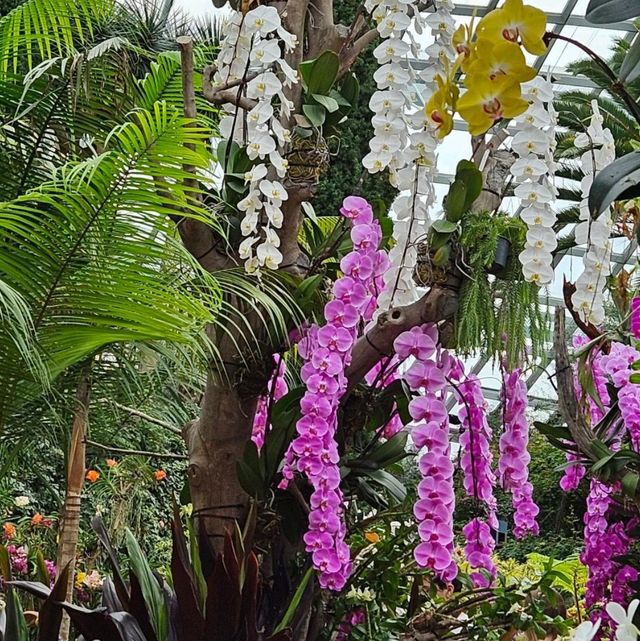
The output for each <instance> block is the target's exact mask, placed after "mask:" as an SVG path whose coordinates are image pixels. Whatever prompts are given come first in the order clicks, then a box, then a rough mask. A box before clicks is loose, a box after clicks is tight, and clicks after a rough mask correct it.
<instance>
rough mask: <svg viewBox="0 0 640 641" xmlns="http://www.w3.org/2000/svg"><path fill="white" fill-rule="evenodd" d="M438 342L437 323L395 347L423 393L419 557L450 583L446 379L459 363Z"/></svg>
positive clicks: (416, 416) (418, 440) (415, 409)
mask: <svg viewBox="0 0 640 641" xmlns="http://www.w3.org/2000/svg"><path fill="white" fill-rule="evenodd" d="M437 341H438V331H437V329H436V327H435V325H424V326H423V327H414V328H413V329H411V330H409V331H406V332H403V333H402V334H400V336H398V338H396V340H395V342H394V350H395V352H396V355H397V356H398V358H400V359H408V358H413V359H414V362H413V363H412V365H411V366H410V367H409V369H408V370H407V371H406V372H405V373H404V375H403V378H404V380H405V381H406V383H407V385H408V386H409V387H410V388H411V389H412V390H413V391H414V392H418V396H416V397H415V398H414V399H413V400H412V401H411V402H410V403H409V413H410V414H411V418H412V419H413V420H414V424H413V428H412V431H411V438H412V440H413V442H414V444H415V446H416V447H417V448H418V449H419V450H422V449H423V448H424V449H425V450H426V451H425V452H424V453H423V454H422V456H421V457H420V461H419V470H420V475H421V477H422V480H421V481H420V483H419V484H418V497H419V499H418V501H417V502H416V504H415V506H414V509H413V512H414V515H415V517H416V519H417V521H418V523H419V526H418V534H419V536H420V541H421V543H420V544H419V545H418V546H417V547H416V549H415V552H414V556H415V559H416V561H417V563H418V565H420V566H422V567H428V568H431V569H432V570H433V571H434V572H435V573H436V575H437V576H439V577H440V578H441V579H442V580H444V581H451V580H453V579H454V578H455V576H456V574H457V572H458V567H457V565H456V563H455V561H454V560H453V510H454V506H455V499H454V489H453V463H452V462H451V451H450V446H449V413H448V411H447V406H446V402H445V401H446V397H447V394H448V390H449V384H448V382H447V377H448V376H449V374H450V371H451V369H452V366H453V365H454V364H453V359H451V357H450V355H449V354H448V353H447V352H444V351H440V352H439V353H436V344H437Z"/></svg>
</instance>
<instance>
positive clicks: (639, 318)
mask: <svg viewBox="0 0 640 641" xmlns="http://www.w3.org/2000/svg"><path fill="white" fill-rule="evenodd" d="M629 325H630V329H631V335H632V336H633V337H634V338H635V339H636V340H637V341H640V296H634V297H633V299H632V300H631V318H630V320H629Z"/></svg>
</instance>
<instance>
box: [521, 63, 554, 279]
mask: <svg viewBox="0 0 640 641" xmlns="http://www.w3.org/2000/svg"><path fill="white" fill-rule="evenodd" d="M522 95H523V97H524V98H525V99H526V100H528V101H529V108H528V109H527V111H525V112H524V114H522V116H520V117H519V118H518V119H517V120H516V125H517V127H518V132H517V133H516V135H515V136H514V137H513V142H512V143H511V148H512V149H513V151H515V152H516V153H517V154H518V159H517V160H516V161H515V162H514V163H513V165H512V167H511V175H512V176H513V177H514V179H515V180H516V181H517V182H519V183H520V184H519V185H518V186H517V187H516V188H515V195H516V197H517V198H518V199H519V200H520V205H521V207H522V210H521V213H520V217H521V218H522V220H523V221H524V222H525V223H526V224H527V227H528V231H527V241H526V244H525V248H524V250H523V251H522V253H521V254H520V262H521V263H522V273H523V275H524V278H525V280H527V281H529V282H532V283H535V284H536V285H548V284H549V283H550V282H551V281H552V280H553V255H552V253H551V252H553V250H554V249H555V248H556V247H557V246H558V241H557V239H556V234H555V231H554V230H553V225H554V224H555V222H556V214H555V212H554V210H553V206H554V203H555V200H556V195H557V193H558V192H557V189H556V187H555V185H554V183H553V176H554V172H555V164H554V162H553V152H554V150H555V146H556V141H555V126H556V112H555V109H554V108H553V87H552V86H551V83H550V82H549V81H548V80H545V79H544V78H541V77H540V76H538V77H536V78H534V79H533V80H531V81H530V82H527V83H525V84H523V85H522Z"/></svg>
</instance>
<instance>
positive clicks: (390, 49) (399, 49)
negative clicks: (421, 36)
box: [373, 38, 410, 65]
mask: <svg viewBox="0 0 640 641" xmlns="http://www.w3.org/2000/svg"><path fill="white" fill-rule="evenodd" d="M409 51H410V46H409V43H408V42H405V41H404V40H401V39H400V38H389V39H388V40H383V41H382V42H381V43H380V44H379V45H378V46H377V47H376V48H375V49H374V50H373V55H374V56H375V58H376V60H377V61H378V64H380V65H383V64H386V63H387V62H397V61H398V60H401V59H402V58H404V57H405V56H406V55H407V54H408V53H409Z"/></svg>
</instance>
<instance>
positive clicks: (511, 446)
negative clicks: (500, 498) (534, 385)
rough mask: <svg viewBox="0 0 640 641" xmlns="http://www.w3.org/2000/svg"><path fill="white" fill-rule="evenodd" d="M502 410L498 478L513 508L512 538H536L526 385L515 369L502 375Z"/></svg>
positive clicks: (536, 526)
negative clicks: (526, 536) (508, 495)
mask: <svg viewBox="0 0 640 641" xmlns="http://www.w3.org/2000/svg"><path fill="white" fill-rule="evenodd" d="M501 396H502V407H503V421H504V431H503V433H502V436H501V437H500V446H499V447H500V459H499V460H498V475H499V480H500V484H501V486H502V488H503V489H504V490H506V491H508V492H511V496H512V499H513V507H514V510H515V512H514V515H513V521H514V526H515V527H514V529H513V534H514V536H515V537H516V538H518V539H519V538H522V537H523V536H525V535H526V534H538V533H539V531H540V529H539V527H538V523H537V521H536V516H537V515H538V512H539V511H540V510H539V509H538V506H537V505H536V504H535V502H534V501H533V486H532V485H531V483H530V482H529V480H528V479H529V462H530V461H531V456H530V455H529V451H528V445H529V423H528V421H527V417H526V409H527V384H526V383H525V382H524V380H522V372H521V370H519V369H516V370H514V371H513V372H509V373H507V372H506V371H503V385H502V393H501Z"/></svg>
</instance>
